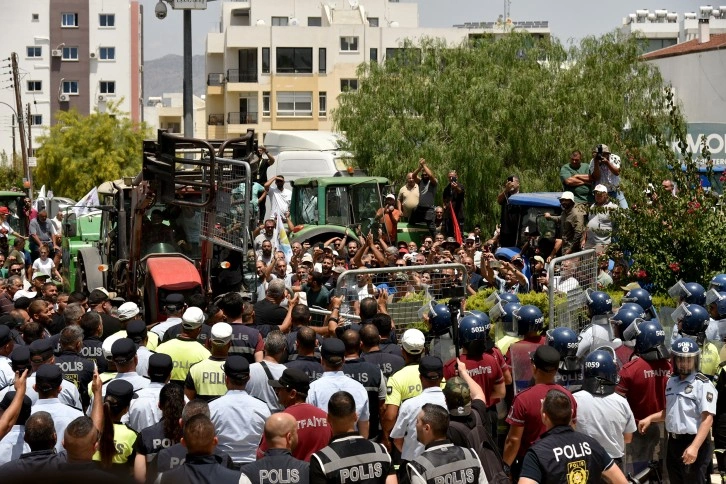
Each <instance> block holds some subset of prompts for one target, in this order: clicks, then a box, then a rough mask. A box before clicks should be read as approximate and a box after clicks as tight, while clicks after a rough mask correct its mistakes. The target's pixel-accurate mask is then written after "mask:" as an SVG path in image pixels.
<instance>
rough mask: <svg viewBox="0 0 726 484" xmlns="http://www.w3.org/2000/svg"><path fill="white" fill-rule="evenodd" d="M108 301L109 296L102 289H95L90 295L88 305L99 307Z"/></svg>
mask: <svg viewBox="0 0 726 484" xmlns="http://www.w3.org/2000/svg"><path fill="white" fill-rule="evenodd" d="M107 300H108V294H106V293H105V292H103V291H102V290H100V289H94V290H93V291H91V294H89V295H88V305H89V306H97V305H99V304H101V303H102V302H104V301H107Z"/></svg>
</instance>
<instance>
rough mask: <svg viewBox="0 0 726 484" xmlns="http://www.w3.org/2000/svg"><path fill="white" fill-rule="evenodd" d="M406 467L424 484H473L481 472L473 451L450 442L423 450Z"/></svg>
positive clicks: (477, 480)
mask: <svg viewBox="0 0 726 484" xmlns="http://www.w3.org/2000/svg"><path fill="white" fill-rule="evenodd" d="M408 465H409V466H410V467H412V468H413V469H414V470H415V471H416V472H417V473H418V474H420V475H421V477H422V478H423V479H424V480H425V481H426V484H475V483H477V482H479V474H480V473H481V472H482V468H481V464H480V463H479V459H478V458H477V456H476V454H475V453H474V451H473V450H471V449H467V448H466V447H458V446H456V445H454V444H452V443H450V442H446V443H444V444H442V445H437V446H433V447H431V448H429V449H427V450H425V451H424V452H423V454H421V455H420V456H418V457H416V459H414V460H413V461H411V462H409V463H408ZM408 470H409V472H410V469H408Z"/></svg>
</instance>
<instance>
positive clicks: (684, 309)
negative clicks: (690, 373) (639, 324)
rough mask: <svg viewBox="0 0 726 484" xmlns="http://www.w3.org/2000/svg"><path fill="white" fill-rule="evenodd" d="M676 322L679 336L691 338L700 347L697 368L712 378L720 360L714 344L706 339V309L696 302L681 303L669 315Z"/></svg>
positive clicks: (707, 317)
mask: <svg viewBox="0 0 726 484" xmlns="http://www.w3.org/2000/svg"><path fill="white" fill-rule="evenodd" d="M671 317H672V318H673V321H675V322H676V326H677V327H678V333H679V335H680V336H687V337H690V338H693V339H694V340H695V341H696V344H698V347H699V348H700V349H701V357H700V358H699V360H700V362H701V366H700V367H699V368H698V370H699V371H700V372H701V373H703V374H704V375H706V376H708V377H709V378H713V377H714V376H715V375H716V372H717V370H718V364H719V363H720V362H721V358H720V356H719V351H718V348H717V347H716V345H714V344H713V343H711V342H710V341H708V340H707V339H706V328H707V327H708V322H709V316H708V311H706V309H705V308H704V307H703V306H700V305H698V304H685V303H683V304H681V305H680V306H679V307H678V308H677V309H676V310H675V311H673V315H672V316H671Z"/></svg>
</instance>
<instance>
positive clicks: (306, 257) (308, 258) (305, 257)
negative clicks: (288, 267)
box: [301, 254, 313, 263]
mask: <svg viewBox="0 0 726 484" xmlns="http://www.w3.org/2000/svg"><path fill="white" fill-rule="evenodd" d="M301 262H310V263H312V262H313V256H311V255H310V254H303V256H302V260H301Z"/></svg>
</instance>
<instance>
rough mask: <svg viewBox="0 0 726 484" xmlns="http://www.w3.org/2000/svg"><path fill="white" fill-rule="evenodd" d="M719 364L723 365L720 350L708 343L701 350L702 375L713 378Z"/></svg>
mask: <svg viewBox="0 0 726 484" xmlns="http://www.w3.org/2000/svg"><path fill="white" fill-rule="evenodd" d="M719 363H721V356H720V355H719V352H718V348H717V347H716V345H714V344H713V343H711V342H706V343H705V344H704V345H703V347H702V348H701V368H700V370H701V373H703V374H704V375H707V376H709V377H713V376H714V375H715V374H716V372H717V371H718V365H719Z"/></svg>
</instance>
